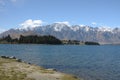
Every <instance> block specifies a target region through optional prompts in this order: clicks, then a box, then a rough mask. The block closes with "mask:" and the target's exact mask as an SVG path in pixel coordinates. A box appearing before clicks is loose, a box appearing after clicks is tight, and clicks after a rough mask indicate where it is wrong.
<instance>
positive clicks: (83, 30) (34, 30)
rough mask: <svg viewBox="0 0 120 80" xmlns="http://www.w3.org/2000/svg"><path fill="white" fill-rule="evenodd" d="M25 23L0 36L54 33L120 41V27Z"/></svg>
mask: <svg viewBox="0 0 120 80" xmlns="http://www.w3.org/2000/svg"><path fill="white" fill-rule="evenodd" d="M34 23H35V24H27V26H26V25H25V24H23V25H21V27H19V28H16V29H10V30H8V31H5V32H3V33H1V34H0V37H3V36H7V35H8V34H10V35H11V37H13V38H18V37H19V36H20V35H53V36H55V37H57V38H59V39H62V40H63V39H67V40H68V39H69V40H80V41H94V42H100V43H105V44H108V43H114V44H119V43H120V29H119V28H108V27H90V26H85V25H73V26H70V25H69V24H67V23H62V22H61V23H60V22H57V23H53V24H50V25H44V26H42V25H40V24H39V22H34Z"/></svg>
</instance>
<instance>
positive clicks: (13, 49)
mask: <svg viewBox="0 0 120 80" xmlns="http://www.w3.org/2000/svg"><path fill="white" fill-rule="evenodd" d="M0 55H6V56H16V57H17V58H20V59H22V60H24V61H27V62H30V63H33V64H37V65H40V66H43V67H45V68H56V69H57V70H58V71H61V72H65V73H69V74H74V75H76V76H78V77H82V78H83V79H84V80H120V46H119V45H104V46H79V45H35V44H30V45H29V44H28V45H23V44H22V45H16V44H15V45H14V44H12V45H10V44H0Z"/></svg>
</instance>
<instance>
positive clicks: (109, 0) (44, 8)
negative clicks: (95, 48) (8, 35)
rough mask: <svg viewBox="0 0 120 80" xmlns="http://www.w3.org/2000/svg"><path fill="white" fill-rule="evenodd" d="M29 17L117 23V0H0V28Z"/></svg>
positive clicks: (119, 19)
mask: <svg viewBox="0 0 120 80" xmlns="http://www.w3.org/2000/svg"><path fill="white" fill-rule="evenodd" d="M30 20H31V21H33V22H34V21H35V22H36V21H39V22H41V23H42V24H43V25H46V24H52V23H54V22H67V23H68V22H69V24H70V25H76V24H77V25H90V26H109V27H112V28H114V27H120V0H0V32H2V31H4V30H7V29H10V28H17V27H19V25H22V24H23V23H24V22H25V21H30Z"/></svg>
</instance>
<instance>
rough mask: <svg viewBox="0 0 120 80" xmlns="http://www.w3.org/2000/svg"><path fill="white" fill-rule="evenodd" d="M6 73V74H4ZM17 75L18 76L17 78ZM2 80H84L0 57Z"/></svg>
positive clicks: (0, 75)
mask: <svg viewBox="0 0 120 80" xmlns="http://www.w3.org/2000/svg"><path fill="white" fill-rule="evenodd" d="M3 72H4V74H2V73H3ZM15 75H16V76H15ZM0 79H1V80H14V79H15V80H83V79H80V78H78V77H76V76H74V75H69V74H66V73H61V72H59V71H57V70H56V69H52V68H49V69H45V68H43V67H41V66H37V65H34V64H31V63H27V62H24V61H22V60H21V59H17V58H16V57H14V56H11V57H9V56H0Z"/></svg>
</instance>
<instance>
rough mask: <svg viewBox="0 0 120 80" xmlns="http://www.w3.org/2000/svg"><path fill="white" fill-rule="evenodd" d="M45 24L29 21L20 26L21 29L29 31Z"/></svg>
mask: <svg viewBox="0 0 120 80" xmlns="http://www.w3.org/2000/svg"><path fill="white" fill-rule="evenodd" d="M42 23H43V21H42V20H32V19H28V20H26V21H25V22H23V23H22V24H20V28H21V29H27V28H30V29H31V28H34V27H38V26H41V25H42Z"/></svg>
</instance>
